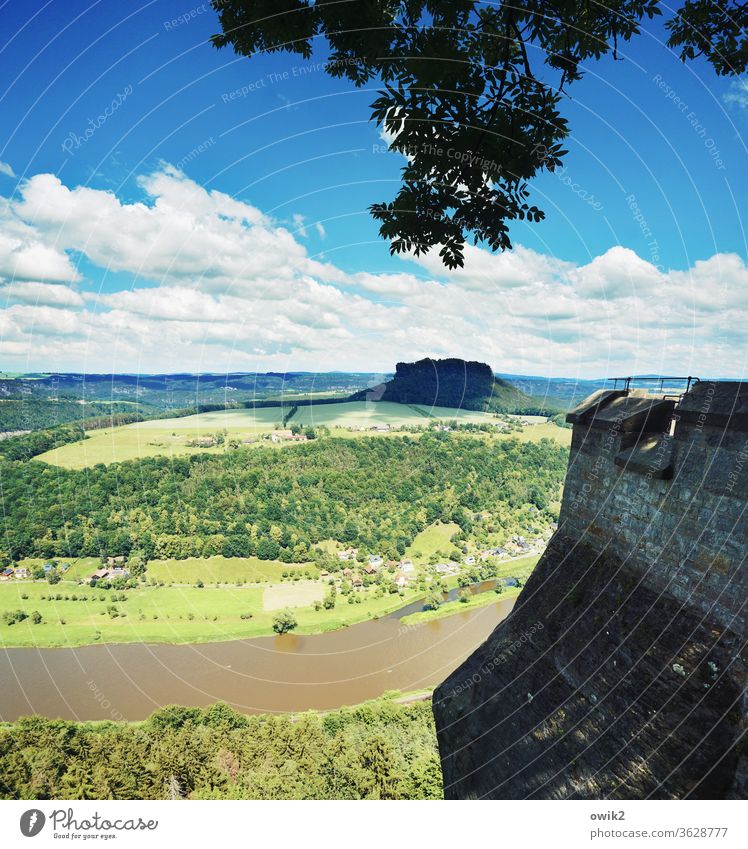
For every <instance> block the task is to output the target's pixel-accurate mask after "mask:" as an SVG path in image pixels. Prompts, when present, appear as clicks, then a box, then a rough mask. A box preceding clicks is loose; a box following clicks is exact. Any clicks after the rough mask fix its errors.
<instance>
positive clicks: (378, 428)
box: [372, 424, 390, 433]
mask: <svg viewBox="0 0 748 849" xmlns="http://www.w3.org/2000/svg"><path fill="white" fill-rule="evenodd" d="M372 430H375V431H376V432H377V433H389V430H390V426H389V425H388V424H380V425H374V426H373V427H372Z"/></svg>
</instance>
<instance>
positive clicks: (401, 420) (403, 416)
mask: <svg viewBox="0 0 748 849" xmlns="http://www.w3.org/2000/svg"><path fill="white" fill-rule="evenodd" d="M290 424H302V425H312V426H313V427H314V426H319V425H326V426H327V427H341V428H357V427H367V428H368V427H376V425H385V424H388V425H390V426H393V427H397V426H399V425H417V424H421V425H427V424H428V416H426V415H423V414H421V413H419V412H417V411H416V410H415V409H414V408H413V407H410V406H408V405H407V404H393V403H391V402H390V401H348V402H346V403H344V404H326V405H323V406H320V407H314V406H310V407H299V409H298V411H297V412H296V415H295V416H294V417H293V418H292V419H291V421H290Z"/></svg>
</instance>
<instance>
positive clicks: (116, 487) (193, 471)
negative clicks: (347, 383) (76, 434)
mask: <svg viewBox="0 0 748 849" xmlns="http://www.w3.org/2000/svg"><path fill="white" fill-rule="evenodd" d="M567 456H568V454H567V451H566V450H565V449H563V448H561V447H560V446H559V445H558V444H557V443H555V442H553V441H552V440H541V442H539V443H532V442H524V443H521V442H518V441H516V440H513V439H501V440H495V439H487V438H485V437H480V436H472V435H467V434H459V435H453V434H445V433H424V434H423V435H421V436H420V437H418V438H415V437H410V436H404V437H387V438H377V437H366V438H359V439H340V438H326V439H323V440H314V441H312V442H308V443H302V444H300V445H297V446H293V447H289V448H283V449H277V448H273V447H270V446H259V447H254V448H239V449H237V450H234V451H229V452H226V453H225V454H220V455H193V456H191V457H177V458H167V457H153V458H145V459H141V460H135V461H131V462H126V463H118V464H112V465H109V466H104V465H96V466H94V467H93V468H90V469H86V470H82V471H75V470H67V469H61V468H58V467H56V466H50V465H47V464H45V463H41V462H39V461H37V460H31V461H28V462H4V463H0V486H1V487H2V494H3V511H4V525H3V541H2V543H0V548H1V549H3V550H4V551H5V552H6V554H7V555H8V556H9V557H10V558H12V559H17V558H19V557H23V556H39V557H55V556H60V557H75V556H99V555H103V554H127V553H128V552H130V551H132V550H133V549H137V550H138V551H139V557H141V558H143V557H144V558H147V559H152V558H153V557H159V558H164V557H166V558H168V557H177V558H184V557H192V556H199V555H214V554H224V555H225V556H239V557H241V556H251V555H256V556H258V557H261V558H263V559H275V558H280V559H281V560H284V561H285V562H302V561H305V560H309V559H311V558H312V549H313V547H314V546H315V545H316V544H317V543H318V542H320V541H321V540H325V539H335V540H338V541H339V542H342V543H350V544H355V545H356V546H358V547H361V548H363V549H365V550H367V551H378V552H379V553H381V554H383V555H385V556H388V557H398V556H401V555H402V554H403V553H404V551H405V548H406V547H407V545H409V544H410V543H411V542H412V540H413V538H414V537H415V536H416V534H417V533H418V532H419V531H421V530H423V529H424V528H425V527H426V526H427V525H429V524H430V523H432V522H434V521H436V520H443V521H447V522H452V521H453V522H456V523H457V524H458V525H460V527H461V528H462V529H463V531H465V532H469V531H470V529H471V528H472V526H473V523H474V521H475V517H476V515H478V514H479V513H480V512H481V511H488V512H489V513H491V515H493V516H497V517H498V518H497V521H499V522H501V521H503V519H502V517H503V516H504V515H505V514H506V515H507V516H508V514H509V512H510V511H511V510H513V509H519V508H522V507H523V505H532V506H533V509H535V510H537V511H544V510H546V509H547V508H548V505H549V504H550V503H551V502H552V501H554V500H555V499H556V498H557V497H558V493H559V490H560V487H561V483H562V480H563V475H564V471H565V468H566V460H567ZM502 511H504V512H502ZM548 515H549V517H550V514H548Z"/></svg>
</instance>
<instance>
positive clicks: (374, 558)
mask: <svg viewBox="0 0 748 849" xmlns="http://www.w3.org/2000/svg"><path fill="white" fill-rule="evenodd" d="M382 563H384V560H383V558H381V557H380V556H379V555H378V554H370V555H369V566H375V567H376V566H381V565H382Z"/></svg>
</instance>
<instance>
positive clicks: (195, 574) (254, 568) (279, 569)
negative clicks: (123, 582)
mask: <svg viewBox="0 0 748 849" xmlns="http://www.w3.org/2000/svg"><path fill="white" fill-rule="evenodd" d="M303 570H309V572H310V573H311V574H312V575H314V574H316V572H317V568H316V567H315V565H314V564H313V563H306V564H299V563H281V562H280V560H260V559H259V558H257V557H222V556H221V555H216V556H215V557H189V558H187V559H186V560H151V561H150V562H149V563H148V573H147V574H148V577H149V578H153V579H155V580H156V581H164V582H166V583H169V582H172V581H173V582H174V583H175V584H194V583H195V582H196V581H198V580H200V581H202V582H203V583H204V584H215V583H216V582H220V583H222V584H229V583H232V584H233V583H236V582H237V581H244V582H245V583H248V584H253V583H257V584H259V583H277V582H279V581H280V580H281V577H282V574H283V572H294V571H303Z"/></svg>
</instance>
